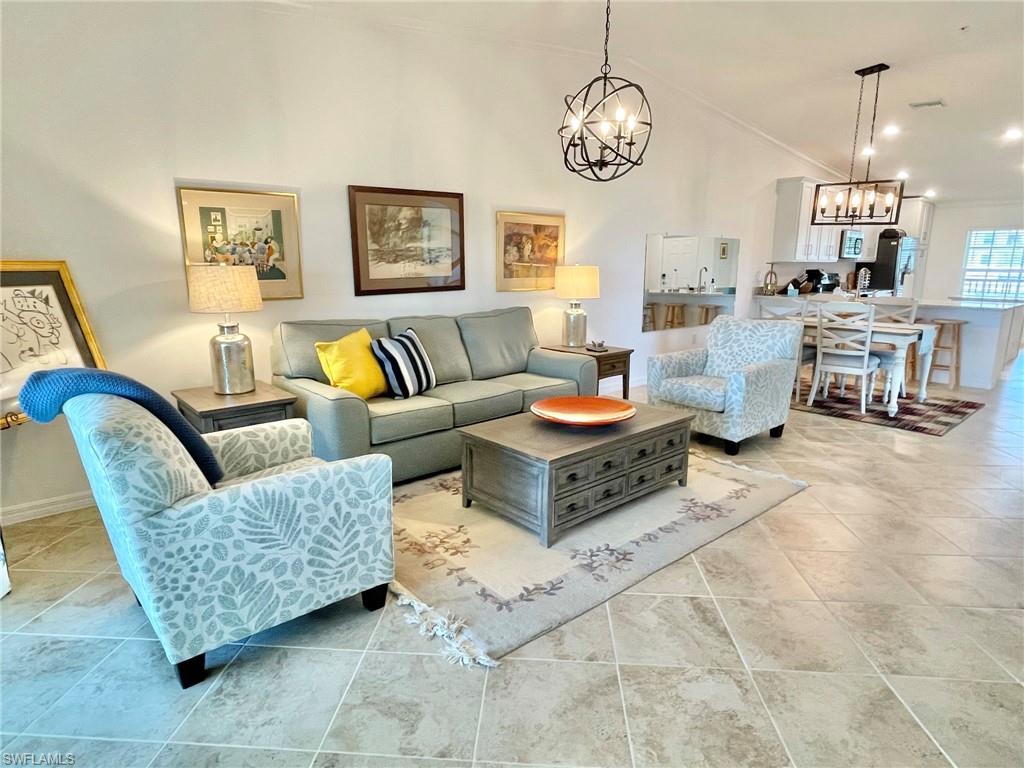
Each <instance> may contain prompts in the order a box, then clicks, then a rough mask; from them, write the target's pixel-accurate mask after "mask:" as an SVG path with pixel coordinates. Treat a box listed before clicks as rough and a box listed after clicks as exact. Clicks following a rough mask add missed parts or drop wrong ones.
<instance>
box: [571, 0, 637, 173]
mask: <svg viewBox="0 0 1024 768" xmlns="http://www.w3.org/2000/svg"><path fill="white" fill-rule="evenodd" d="M611 28H612V3H611V0H607V2H606V5H605V22H604V64H602V65H601V74H600V75H598V76H597V77H595V78H594V79H593V80H591V81H590V82H589V83H587V84H586V85H585V86H584V87H583V88H581V89H580V90H579V91H578V92H577V93H576V95H575V96H566V97H565V115H564V116H563V117H562V127H561V128H559V129H558V135H559V136H561V137H562V156H563V158H564V160H565V167H566V168H567V169H569V170H570V171H572V172H573V173H577V174H579V175H580V176H582V177H583V178H584V179H589V180H590V181H611V180H612V179H617V178H619V177H620V176H623V175H625V174H627V173H629V172H630V171H631V170H632V169H634V168H636V167H637V166H638V165H641V164H642V163H643V161H644V152H645V151H646V149H647V143H648V142H649V141H650V140H651V105H650V104H648V103H647V96H646V95H645V94H644V89H643V88H641V87H640V86H639V85H637V84H636V83H633V82H630V81H629V80H626V79H625V78H622V77H612V75H611V71H612V68H611V66H610V65H609V64H608V36H609V34H610V33H611Z"/></svg>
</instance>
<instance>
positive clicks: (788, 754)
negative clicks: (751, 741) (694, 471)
mask: <svg viewBox="0 0 1024 768" xmlns="http://www.w3.org/2000/svg"><path fill="white" fill-rule="evenodd" d="M693 563H694V565H696V566H697V573H699V574H700V577H701V579H702V580H703V581H704V586H705V587H707V590H708V594H709V595H711V602H712V603H713V604H714V606H715V610H716V611H717V612H718V617H719V618H720V619H721V620H722V626H724V627H725V631H726V632H727V633H728V634H729V640H730V641H731V642H732V644H733V647H734V648H735V649H736V655H737V656H739V657H740V662H741V663H742V664H743V669H744V670H745V671H746V673H747V678H748V679H749V680H750V684H751V685H752V686H754V692H755V693H756V694H757V698H758V701H760V702H761V706H762V707H763V708H764V711H765V714H767V715H768V720H769V722H771V724H772V728H774V729H775V735H776V736H778V738H779V743H780V744H781V745H782V748H783V749H784V750H785V752H786V757H787V758H789V764H790V765H791V766H796V760H794V759H793V753H792V752H790V751H789V745H788V744H786V740H785V739H784V738H783V737H782V729H781V728H779V724H778V723H777V722H775V715H773V714H772V711H771V710H770V709H768V702H766V701H765V700H764V694H762V693H761V686H759V685H758V684H757V680H756V679H755V678H754V673H753V672H751V671H750V665H749V664H748V663H747V658H746V656H744V654H743V651H742V650H741V649H740V644H739V643H738V642H736V636H735V635H734V634H733V632H732V627H730V626H729V622H728V621H726V620H725V614H724V613H723V612H722V607H721V606H720V605H719V604H718V598H716V597H715V593H714V591H713V590H712V589H711V582H709V581H708V578H707V576H705V575H704V569H703V568H702V567H701V565H700V563H699V562H698V560H697V558H696V557H694V558H693Z"/></svg>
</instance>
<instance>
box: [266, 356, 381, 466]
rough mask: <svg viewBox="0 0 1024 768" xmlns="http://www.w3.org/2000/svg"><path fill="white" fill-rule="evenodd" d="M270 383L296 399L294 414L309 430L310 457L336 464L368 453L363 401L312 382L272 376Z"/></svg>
mask: <svg viewBox="0 0 1024 768" xmlns="http://www.w3.org/2000/svg"><path fill="white" fill-rule="evenodd" d="M273 383H274V386H276V387H280V388H281V389H284V390H286V391H288V392H291V393H292V394H294V395H295V396H296V398H297V399H296V401H295V412H296V414H297V415H299V416H301V417H302V418H304V419H306V420H307V421H308V422H309V424H310V426H311V427H312V429H313V455H314V456H317V457H319V458H321V459H324V460H326V461H336V460H337V459H347V458H351V457H352V456H362V455H363V454H366V453H369V452H370V411H369V409H368V408H367V407H366V401H365V400H363V398H361V397H359V396H358V395H354V394H352V393H351V392H349V391H348V390H345V389H338V388H337V387H332V386H330V385H329V384H324V383H322V382H319V381H316V380H315V379H289V378H286V377H284V376H274V378H273Z"/></svg>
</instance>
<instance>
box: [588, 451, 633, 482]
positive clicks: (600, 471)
mask: <svg viewBox="0 0 1024 768" xmlns="http://www.w3.org/2000/svg"><path fill="white" fill-rule="evenodd" d="M625 468H626V452H625V451H624V450H623V451H614V452H613V453H609V454H606V455H604V456H598V457H597V458H596V459H594V479H595V480H600V479H601V478H602V477H607V476H609V475H614V474H615V473H616V472H621V471H622V470H623V469H625Z"/></svg>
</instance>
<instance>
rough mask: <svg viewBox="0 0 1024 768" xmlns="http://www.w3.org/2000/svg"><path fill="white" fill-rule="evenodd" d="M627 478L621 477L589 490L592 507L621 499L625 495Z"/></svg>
mask: <svg viewBox="0 0 1024 768" xmlns="http://www.w3.org/2000/svg"><path fill="white" fill-rule="evenodd" d="M626 483H627V478H626V477H625V476H624V475H623V476H620V477H616V478H615V479H614V480H608V481H607V482H604V483H600V484H598V485H595V486H594V487H593V489H592V490H591V493H592V494H593V496H592V500H593V502H594V506H595V507H596V506H599V505H601V504H604V503H605V502H608V501H615V500H618V499H621V498H622V497H623V496H625V495H626Z"/></svg>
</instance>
